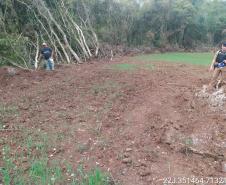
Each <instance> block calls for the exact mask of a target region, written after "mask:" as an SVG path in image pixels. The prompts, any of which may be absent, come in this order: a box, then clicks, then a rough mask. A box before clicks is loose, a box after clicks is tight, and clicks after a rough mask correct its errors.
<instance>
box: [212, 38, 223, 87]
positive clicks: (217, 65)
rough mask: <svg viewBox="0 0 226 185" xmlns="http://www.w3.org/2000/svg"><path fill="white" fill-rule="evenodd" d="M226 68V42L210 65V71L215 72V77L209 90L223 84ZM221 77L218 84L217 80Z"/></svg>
mask: <svg viewBox="0 0 226 185" xmlns="http://www.w3.org/2000/svg"><path fill="white" fill-rule="evenodd" d="M225 67H226V42H223V43H222V45H221V50H219V51H217V53H216V54H215V56H214V58H213V60H212V63H211V65H210V71H213V77H212V79H211V82H210V84H209V89H212V88H213V87H214V86H216V87H218V86H219V84H220V83H223V80H224V79H223V77H224V72H225ZM220 76H221V78H220V80H219V82H218V83H217V79H218V77H220Z"/></svg>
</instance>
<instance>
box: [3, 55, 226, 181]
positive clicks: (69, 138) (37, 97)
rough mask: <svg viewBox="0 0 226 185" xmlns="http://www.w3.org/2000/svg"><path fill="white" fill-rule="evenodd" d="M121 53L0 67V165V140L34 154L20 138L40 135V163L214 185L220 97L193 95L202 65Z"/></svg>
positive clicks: (225, 145) (225, 148)
mask: <svg viewBox="0 0 226 185" xmlns="http://www.w3.org/2000/svg"><path fill="white" fill-rule="evenodd" d="M130 60H131V59H130V58H126V57H125V58H121V59H117V60H116V61H113V62H110V63H108V62H93V63H86V64H83V65H70V66H69V65H68V66H67V65H62V66H58V67H57V69H56V70H55V71H54V72H45V71H37V72H28V71H20V70H17V72H16V74H13V75H10V74H9V73H8V72H7V70H6V69H3V68H2V69H0V106H1V107H0V113H1V122H0V123H1V125H0V126H1V129H0V149H1V153H0V166H1V165H3V164H2V163H3V161H1V159H2V157H3V155H4V154H3V147H5V146H6V145H7V146H9V147H10V148H11V153H10V155H15V154H19V153H21V152H22V153H29V152H31V154H32V155H33V156H38V155H39V154H38V153H37V152H36V148H35V147H31V148H30V149H29V151H27V149H26V147H25V145H26V146H27V143H28V140H29V138H33V140H34V142H35V143H36V145H35V146H36V147H37V144H38V143H40V141H41V140H42V139H43V138H46V140H47V145H48V146H47V154H48V158H49V163H51V161H60V164H61V167H62V169H66V166H65V164H70V165H71V166H72V168H73V169H76V168H78V166H79V165H81V164H82V165H83V167H84V168H85V169H87V170H88V169H91V168H94V167H99V168H100V169H101V170H102V171H104V172H109V173H110V174H112V179H114V182H115V183H118V184H122V185H152V184H153V185H162V184H214V183H215V184H224V183H223V180H224V179H223V177H225V174H226V173H225V172H223V171H224V170H223V169H222V168H223V167H222V166H224V160H225V158H226V112H225V108H226V106H225V105H224V101H225V98H224V97H223V95H222V93H221V92H220V94H221V95H222V96H221V97H220V98H219V96H218V95H216V96H214V95H211V94H208V93H206V94H205V93H204V92H202V86H203V84H206V83H207V82H208V80H209V78H210V73H208V71H207V69H206V68H205V67H199V66H194V65H186V64H175V63H167V62H158V63H157V62H156V63H152V64H151V65H152V66H151V67H150V66H147V65H146V63H145V62H136V61H134V60H131V61H130ZM125 63H127V64H128V63H129V64H128V65H133V66H136V67H134V68H132V69H130V70H126V69H124V68H122V69H121V68H120V67H118V66H120V65H121V64H122V65H123V64H125ZM137 66H139V67H137ZM127 67H128V66H127ZM214 97H216V98H215V99H214ZM222 97H223V98H222ZM217 98H218V99H217ZM38 146H39V145H38ZM14 163H17V161H14ZM18 165H22V166H23V167H24V168H25V169H26V166H27V165H28V161H26V159H25V160H24V161H23V163H20V164H18ZM225 166H226V165H225ZM225 168H226V167H225ZM225 170H226V169H225ZM192 177H196V182H195V181H194V179H192ZM201 181H203V182H201ZM224 182H226V181H224ZM68 184H70V178H69V177H68Z"/></svg>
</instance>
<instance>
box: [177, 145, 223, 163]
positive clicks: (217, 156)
mask: <svg viewBox="0 0 226 185" xmlns="http://www.w3.org/2000/svg"><path fill="white" fill-rule="evenodd" d="M180 152H181V153H184V154H188V153H193V154H197V155H201V156H203V157H206V158H213V159H214V160H224V159H225V156H224V155H223V154H213V153H210V152H208V151H206V152H203V151H199V150H196V149H195V148H192V147H183V148H182V149H181V150H180Z"/></svg>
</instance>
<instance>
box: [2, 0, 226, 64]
mask: <svg viewBox="0 0 226 185" xmlns="http://www.w3.org/2000/svg"><path fill="white" fill-rule="evenodd" d="M225 7H226V2H225V1H223V0H67V1H63V0H4V1H0V62H1V64H5V63H7V64H13V65H19V66H20V67H25V68H26V67H31V66H30V65H31V63H35V62H37V53H38V50H39V49H40V48H39V46H40V44H41V42H43V41H46V42H48V43H49V44H50V46H51V47H53V48H54V50H55V53H56V60H57V61H58V62H67V63H70V62H72V61H75V62H82V61H84V60H88V59H90V58H92V57H95V56H96V57H97V56H103V55H104V54H105V53H104V50H105V47H106V45H107V46H116V45H123V46H129V47H138V46H146V47H157V48H174V49H175V50H176V49H179V48H185V49H194V48H197V47H206V46H207V47H212V46H216V45H218V44H219V43H220V42H221V41H222V40H224V38H225V37H226V18H225V17H226V12H225V11H224V10H225Z"/></svg>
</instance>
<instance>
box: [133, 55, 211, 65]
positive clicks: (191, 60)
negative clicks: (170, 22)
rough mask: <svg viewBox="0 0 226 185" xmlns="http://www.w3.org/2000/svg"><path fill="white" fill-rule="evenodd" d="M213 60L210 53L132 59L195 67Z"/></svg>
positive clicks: (208, 63) (142, 56)
mask: <svg viewBox="0 0 226 185" xmlns="http://www.w3.org/2000/svg"><path fill="white" fill-rule="evenodd" d="M212 58H213V54H212V53H177V52H175V53H161V54H148V55H139V56H136V57H133V59H134V60H136V61H146V62H155V61H163V62H178V63H185V64H195V65H203V66H207V65H210V63H211V61H212Z"/></svg>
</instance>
